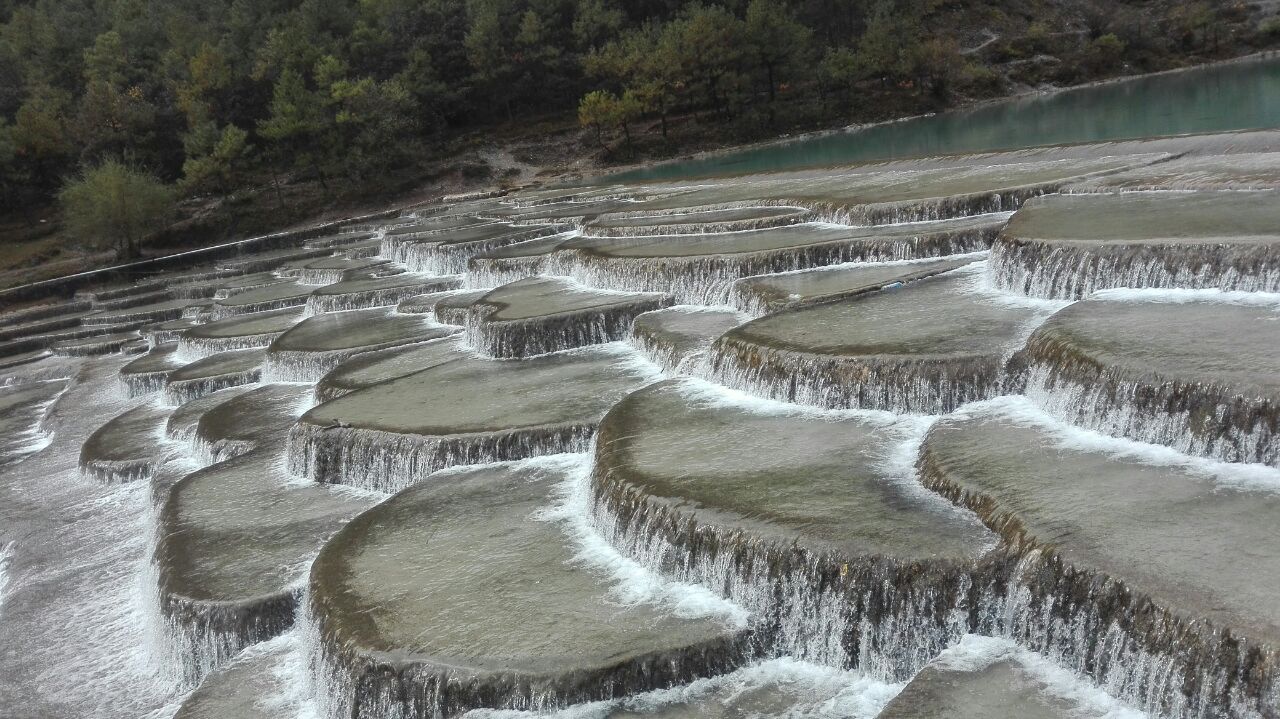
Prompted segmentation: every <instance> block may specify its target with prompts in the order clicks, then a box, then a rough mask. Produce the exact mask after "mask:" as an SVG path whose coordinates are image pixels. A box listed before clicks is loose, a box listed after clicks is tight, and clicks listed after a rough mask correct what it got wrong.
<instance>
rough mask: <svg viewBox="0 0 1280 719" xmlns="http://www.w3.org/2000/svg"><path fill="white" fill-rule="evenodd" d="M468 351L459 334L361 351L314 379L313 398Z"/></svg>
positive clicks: (322, 398)
mask: <svg viewBox="0 0 1280 719" xmlns="http://www.w3.org/2000/svg"><path fill="white" fill-rule="evenodd" d="M469 354H470V353H469V352H468V351H467V350H466V349H464V348H463V347H462V338H461V337H457V336H451V337H442V338H440V339H434V340H428V341H426V342H418V343H415V344H411V345H405V346H402V347H392V348H389V349H383V350H370V351H367V352H361V353H359V354H357V355H354V356H352V357H350V358H348V359H346V360H343V361H342V363H341V364H339V365H338V366H337V367H335V368H333V369H332V370H330V372H329V373H328V374H326V375H325V376H324V377H322V378H321V379H320V381H319V382H317V383H316V399H317V400H318V401H320V402H327V401H329V400H331V399H337V398H338V397H341V396H343V395H345V394H350V393H351V392H354V391H356V390H358V389H363V388H365V387H372V386H373V385H375V384H380V383H382V382H386V381H387V380H391V379H395V378H397V377H403V376H405V375H408V374H413V373H414V372H418V371H421V370H424V369H428V368H430V367H435V366H436V365H439V364H444V363H445V362H449V361H451V360H455V359H459V358H462V357H466V356H468V355H469Z"/></svg>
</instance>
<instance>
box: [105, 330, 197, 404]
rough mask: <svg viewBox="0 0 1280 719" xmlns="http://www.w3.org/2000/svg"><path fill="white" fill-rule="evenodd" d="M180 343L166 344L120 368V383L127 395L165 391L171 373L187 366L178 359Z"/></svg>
mask: <svg viewBox="0 0 1280 719" xmlns="http://www.w3.org/2000/svg"><path fill="white" fill-rule="evenodd" d="M177 350H178V343H177V342H166V343H165V344H160V345H156V346H154V347H152V348H151V351H150V352H148V353H146V354H144V355H142V356H141V357H139V358H138V359H136V360H134V361H132V362H130V363H129V364H127V365H125V366H124V367H121V368H120V383H121V384H122V385H123V386H124V388H125V392H126V394H128V395H129V396H130V397H137V396H140V395H144V394H147V393H149V392H159V391H160V390H162V389H164V384H165V381H166V380H167V379H168V377H169V373H170V372H172V371H173V370H175V369H178V368H179V367H181V366H183V365H184V364H186V363H185V362H183V361H182V360H181V359H179V357H178V352H177Z"/></svg>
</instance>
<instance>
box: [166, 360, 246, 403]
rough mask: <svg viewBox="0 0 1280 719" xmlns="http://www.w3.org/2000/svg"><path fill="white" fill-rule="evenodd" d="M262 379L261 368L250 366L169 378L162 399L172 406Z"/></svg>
mask: <svg viewBox="0 0 1280 719" xmlns="http://www.w3.org/2000/svg"><path fill="white" fill-rule="evenodd" d="M261 379H262V368H261V367H252V368H249V369H244V370H238V371H234V372H224V373H221V374H216V375H211V376H208V377H199V378H196V379H189V380H178V381H173V380H170V381H169V382H167V383H166V384H165V387H164V400H165V402H166V403H167V404H169V405H170V406H173V407H179V406H182V405H184V404H186V403H187V402H190V401H192V400H195V399H199V398H201V397H204V396H205V395H209V394H213V393H214V392H217V391H218V390H222V389H227V388H228V387H239V386H240V385H245V384H253V383H255V382H258V381H259V380H261Z"/></svg>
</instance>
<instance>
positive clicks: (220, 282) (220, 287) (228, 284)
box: [209, 272, 289, 299]
mask: <svg viewBox="0 0 1280 719" xmlns="http://www.w3.org/2000/svg"><path fill="white" fill-rule="evenodd" d="M285 282H289V280H287V279H285V278H283V277H280V276H279V275H277V274H276V273H274V272H255V273H253V274H249V275H235V276H232V277H226V278H220V279H216V280H211V281H210V282H209V284H210V285H213V286H215V287H217V292H216V294H215V295H214V296H215V297H217V298H218V299H222V298H224V297H230V296H232V295H235V294H237V293H239V292H244V291H245V290H251V289H254V288H256V287H265V286H267V285H278V284H282V283H285Z"/></svg>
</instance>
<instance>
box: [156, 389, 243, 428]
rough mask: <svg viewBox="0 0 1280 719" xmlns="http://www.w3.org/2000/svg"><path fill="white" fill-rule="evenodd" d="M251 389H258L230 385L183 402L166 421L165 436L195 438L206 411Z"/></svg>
mask: <svg viewBox="0 0 1280 719" xmlns="http://www.w3.org/2000/svg"><path fill="white" fill-rule="evenodd" d="M250 391H256V390H255V389H254V388H252V387H245V386H240V387H230V388H227V389H224V390H219V391H217V392H214V393H212V394H207V395H205V396H203V397H200V398H199V399H193V400H191V401H190V402H187V403H185V404H183V405H182V406H181V407H178V408H177V409H175V410H173V413H172V414H170V415H169V421H168V422H166V423H165V428H164V433H165V436H166V437H168V438H169V439H172V440H175V441H179V442H186V441H190V440H194V439H195V436H196V428H197V427H198V426H199V424H200V418H201V417H203V416H204V414H205V413H206V412H208V411H209V410H211V409H213V408H214V407H217V406H218V405H220V404H222V403H223V402H226V401H227V400H229V399H231V398H233V397H237V396H239V395H241V394H244V393H245V392H250Z"/></svg>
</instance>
